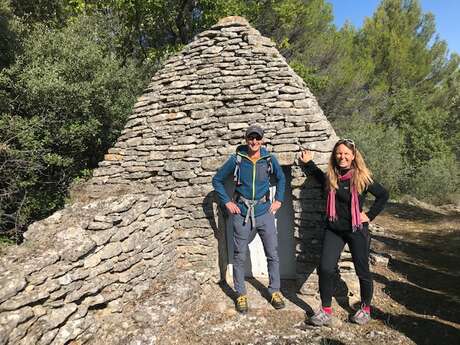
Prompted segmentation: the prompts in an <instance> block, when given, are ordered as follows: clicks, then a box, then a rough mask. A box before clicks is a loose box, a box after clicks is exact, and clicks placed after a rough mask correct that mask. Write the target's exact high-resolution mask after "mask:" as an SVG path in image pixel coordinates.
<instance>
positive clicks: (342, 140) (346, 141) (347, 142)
mask: <svg viewBox="0 0 460 345" xmlns="http://www.w3.org/2000/svg"><path fill="white" fill-rule="evenodd" d="M337 144H338V145H340V144H349V145H351V146H353V147H356V144H355V142H354V141H353V140H351V139H340V140H339V141H338V142H337Z"/></svg>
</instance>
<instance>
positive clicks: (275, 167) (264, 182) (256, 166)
mask: <svg viewBox="0 0 460 345" xmlns="http://www.w3.org/2000/svg"><path fill="white" fill-rule="evenodd" d="M237 156H241V163H240V166H239V174H240V175H239V180H240V184H239V185H237V186H236V187H235V192H236V193H237V194H240V195H242V196H243V197H244V198H246V199H249V200H260V199H262V198H263V197H264V196H265V195H268V193H269V188H270V174H269V164H270V163H269V159H268V158H269V157H271V165H272V174H273V175H274V176H275V178H276V193H275V200H277V201H279V202H281V203H282V202H283V201H284V187H285V184H286V178H285V177H284V173H283V169H282V168H281V166H280V164H279V163H278V160H277V159H276V158H275V156H273V155H270V153H269V152H268V151H267V150H266V149H265V148H263V147H262V148H261V149H260V158H259V159H258V160H257V161H256V162H255V163H254V162H253V161H252V160H251V159H249V156H248V147H247V145H240V146H238V148H237V149H236V154H233V155H232V156H230V158H229V159H228V160H227V161H226V162H225V163H224V165H223V166H222V167H221V168H220V169H219V170H218V171H217V173H216V175H215V176H214V177H213V179H212V185H213V187H214V189H215V191H216V193H217V195H218V197H219V199H220V201H221V202H222V203H223V204H226V203H227V202H229V201H232V198H231V197H230V196H229V195H228V194H227V192H226V191H225V186H224V183H225V181H226V179H227V178H228V176H229V175H232V176H233V173H234V171H235V167H236V165H237ZM270 204H271V203H270V201H267V202H265V203H261V204H258V205H256V207H255V210H254V211H255V212H254V214H255V216H256V217H258V216H261V215H263V214H265V213H266V212H267V211H268V209H269V208H270ZM237 205H238V207H239V208H240V210H241V214H242V216H243V217H244V216H246V213H247V207H246V206H245V205H244V204H243V203H242V202H237Z"/></svg>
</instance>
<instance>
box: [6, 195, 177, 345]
mask: <svg viewBox="0 0 460 345" xmlns="http://www.w3.org/2000/svg"><path fill="white" fill-rule="evenodd" d="M169 198H170V193H162V194H161V195H146V194H144V193H143V194H125V195H123V196H117V197H109V198H107V199H105V200H98V201H93V202H89V203H86V204H85V203H75V204H73V205H71V206H69V207H66V208H65V209H64V210H62V211H59V212H57V213H55V214H54V215H53V216H51V217H49V218H47V219H45V220H43V221H40V222H37V223H34V224H33V225H32V226H31V227H30V228H29V230H28V231H27V232H26V233H25V235H26V241H25V244H23V245H22V246H20V247H18V248H12V249H11V250H10V252H9V253H6V255H3V256H2V257H1V260H0V267H2V270H1V272H0V344H2V345H3V344H24V345H30V344H66V343H68V342H69V341H70V340H73V339H76V338H78V339H84V338H90V337H91V336H93V335H94V334H95V333H96V332H97V329H98V327H99V326H98V323H97V320H98V317H99V313H100V311H101V310H102V309H103V310H104V313H105V314H111V313H118V312H121V311H122V308H123V306H124V304H126V303H127V302H128V301H130V300H132V299H135V298H137V297H139V296H140V295H141V294H142V293H143V291H145V290H147V289H148V288H149V286H150V284H151V281H152V279H154V278H156V277H157V276H159V275H161V274H164V273H166V272H170V271H171V270H172V269H174V265H173V264H172V262H174V255H175V254H174V248H175V244H174V238H173V231H172V230H173V226H172V225H173V224H172V219H171V218H170V217H168V216H166V215H164V213H163V211H162V209H163V207H164V206H165V205H167V202H168V200H169Z"/></svg>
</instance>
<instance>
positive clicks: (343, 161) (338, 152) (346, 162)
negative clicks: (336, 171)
mask: <svg viewBox="0 0 460 345" xmlns="http://www.w3.org/2000/svg"><path fill="white" fill-rule="evenodd" d="M354 160H355V155H354V154H353V150H351V149H349V148H348V147H346V146H345V145H344V144H340V145H339V146H337V148H336V149H335V161H336V163H337V166H338V167H339V168H341V169H350V168H351V165H352V163H353V161H354Z"/></svg>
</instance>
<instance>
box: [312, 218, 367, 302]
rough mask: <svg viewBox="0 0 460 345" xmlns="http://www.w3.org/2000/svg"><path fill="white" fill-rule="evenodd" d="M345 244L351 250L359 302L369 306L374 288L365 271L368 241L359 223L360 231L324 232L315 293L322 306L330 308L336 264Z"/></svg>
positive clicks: (365, 228)
mask: <svg viewBox="0 0 460 345" xmlns="http://www.w3.org/2000/svg"><path fill="white" fill-rule="evenodd" d="M345 243H347V244H348V247H349V248H350V251H351V256H352V258H353V264H354V265H355V270H356V274H357V275H358V278H359V286H360V290H361V291H360V292H361V302H362V303H364V304H365V305H370V304H371V300H372V293H373V290H374V286H373V283H372V276H371V272H370V270H369V248H370V243H371V238H370V235H369V228H368V224H363V228H362V229H361V230H357V231H355V232H351V231H344V232H335V231H332V230H330V229H326V233H325V235H324V242H323V250H322V253H321V263H320V266H319V292H320V294H321V303H322V306H323V307H330V306H331V302H332V295H333V294H334V290H335V285H336V283H337V279H338V276H337V273H338V272H337V263H338V261H339V259H340V254H341V253H342V250H343V247H344V246H345Z"/></svg>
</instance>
